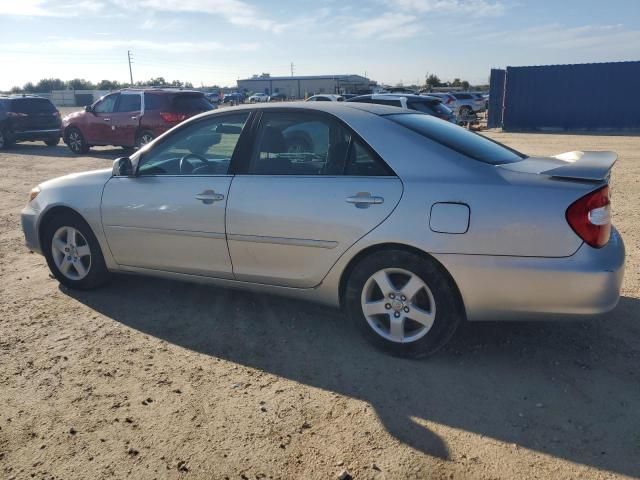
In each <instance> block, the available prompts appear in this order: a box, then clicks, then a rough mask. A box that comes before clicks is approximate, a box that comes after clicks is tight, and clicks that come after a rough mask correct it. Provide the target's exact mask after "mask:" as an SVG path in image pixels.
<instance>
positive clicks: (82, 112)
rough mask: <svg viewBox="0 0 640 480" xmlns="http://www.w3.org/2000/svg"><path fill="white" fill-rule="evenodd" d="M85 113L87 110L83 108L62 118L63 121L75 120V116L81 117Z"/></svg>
mask: <svg viewBox="0 0 640 480" xmlns="http://www.w3.org/2000/svg"><path fill="white" fill-rule="evenodd" d="M84 113H85V112H84V111H83V110H78V111H77V112H72V113H69V114H68V115H65V116H64V117H63V118H62V121H63V122H68V121H70V120H73V119H74V118H78V117H81V116H82V114H84Z"/></svg>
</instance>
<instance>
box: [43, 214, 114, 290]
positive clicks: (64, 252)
mask: <svg viewBox="0 0 640 480" xmlns="http://www.w3.org/2000/svg"><path fill="white" fill-rule="evenodd" d="M44 229H45V230H44V234H43V237H42V238H43V251H44V255H45V257H46V259H47V264H48V265H49V269H50V270H51V273H53V275H54V276H55V277H56V278H57V279H58V281H59V282H60V283H61V284H63V285H65V286H66V287H69V288H73V289H78V290H88V289H91V288H96V287H98V286H100V285H102V284H103V283H105V282H106V281H107V280H108V278H109V272H108V270H107V267H106V265H105V263H104V257H103V256H102V251H101V250H100V245H99V243H98V240H97V239H96V237H95V235H94V234H93V232H92V231H91V228H90V227H89V225H88V224H87V223H86V222H85V221H84V220H83V219H82V218H80V217H79V216H78V215H76V214H72V213H63V214H59V215H57V216H56V217H54V218H53V219H52V220H51V221H48V222H47V223H46V224H45V226H44Z"/></svg>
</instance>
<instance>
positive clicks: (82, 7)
mask: <svg viewBox="0 0 640 480" xmlns="http://www.w3.org/2000/svg"><path fill="white" fill-rule="evenodd" d="M104 6H105V5H104V3H103V2H100V1H94V0H80V1H77V0H76V1H69V0H66V1H65V0H62V1H52V0H21V1H19V2H3V5H2V8H0V15H13V16H24V17H78V16H81V15H86V14H96V13H99V12H100V11H102V9H103V8H104Z"/></svg>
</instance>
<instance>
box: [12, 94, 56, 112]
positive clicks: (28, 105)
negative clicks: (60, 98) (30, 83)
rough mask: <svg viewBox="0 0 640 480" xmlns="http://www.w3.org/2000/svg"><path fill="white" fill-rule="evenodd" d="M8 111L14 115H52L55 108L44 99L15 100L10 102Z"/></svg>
mask: <svg viewBox="0 0 640 480" xmlns="http://www.w3.org/2000/svg"><path fill="white" fill-rule="evenodd" d="M10 111H12V112H16V113H26V114H34V113H54V112H55V111H56V107H54V106H53V103H51V102H50V101H49V100H47V99H46V98H16V99H14V100H11V107H10Z"/></svg>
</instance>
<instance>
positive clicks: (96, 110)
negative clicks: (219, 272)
mask: <svg viewBox="0 0 640 480" xmlns="http://www.w3.org/2000/svg"><path fill="white" fill-rule="evenodd" d="M119 95H120V94H119V93H112V94H110V95H107V96H105V97H103V98H101V99H100V100H98V101H97V102H96V103H94V104H93V106H92V111H91V113H87V115H86V122H87V123H86V128H85V132H84V133H85V136H86V141H87V143H88V144H89V145H112V144H113V139H114V134H113V129H114V126H113V124H112V122H111V120H112V119H111V116H112V115H113V111H114V109H115V106H116V102H117V101H118V96H119Z"/></svg>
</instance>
